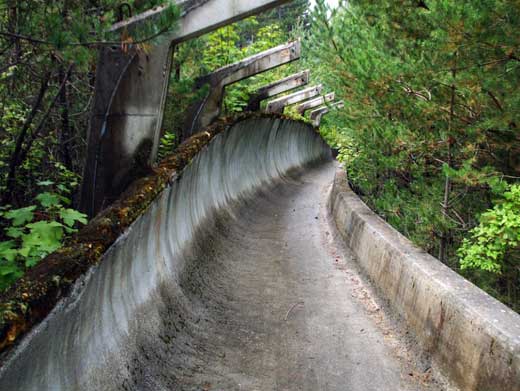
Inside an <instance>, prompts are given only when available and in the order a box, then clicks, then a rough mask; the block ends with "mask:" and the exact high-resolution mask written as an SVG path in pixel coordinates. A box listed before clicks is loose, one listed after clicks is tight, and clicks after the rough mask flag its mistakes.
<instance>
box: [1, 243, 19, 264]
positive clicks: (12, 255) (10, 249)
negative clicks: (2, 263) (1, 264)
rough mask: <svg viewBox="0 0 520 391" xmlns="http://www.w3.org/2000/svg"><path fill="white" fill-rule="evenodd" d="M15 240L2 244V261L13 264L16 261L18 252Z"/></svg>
mask: <svg viewBox="0 0 520 391" xmlns="http://www.w3.org/2000/svg"><path fill="white" fill-rule="evenodd" d="M15 245H16V244H15V242H14V240H7V241H5V242H0V259H5V260H7V261H8V262H13V261H14V260H15V259H16V256H17V254H18V251H17V250H16V249H15V248H14V247H15Z"/></svg>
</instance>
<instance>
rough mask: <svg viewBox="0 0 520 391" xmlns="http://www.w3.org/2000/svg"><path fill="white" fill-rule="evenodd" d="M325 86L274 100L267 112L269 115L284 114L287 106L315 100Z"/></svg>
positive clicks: (268, 105) (313, 87)
mask: <svg viewBox="0 0 520 391" xmlns="http://www.w3.org/2000/svg"><path fill="white" fill-rule="evenodd" d="M322 89H323V86H322V85H321V84H319V85H317V86H312V87H309V88H305V89H303V90H301V91H297V92H294V93H292V94H289V95H285V96H282V97H280V98H277V99H274V100H272V101H270V102H269V103H268V104H267V107H266V109H265V111H266V112H267V113H283V110H284V109H285V107H286V106H289V105H293V104H295V103H299V102H302V101H304V100H307V99H310V98H314V97H315V96H318V95H319V94H321V90H322Z"/></svg>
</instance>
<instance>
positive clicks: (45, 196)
mask: <svg viewBox="0 0 520 391" xmlns="http://www.w3.org/2000/svg"><path fill="white" fill-rule="evenodd" d="M36 199H37V200H38V201H39V202H40V204H41V205H42V206H43V207H44V208H50V207H53V206H58V205H60V196H59V195H58V194H55V193H49V192H44V193H40V194H38V195H37V196H36Z"/></svg>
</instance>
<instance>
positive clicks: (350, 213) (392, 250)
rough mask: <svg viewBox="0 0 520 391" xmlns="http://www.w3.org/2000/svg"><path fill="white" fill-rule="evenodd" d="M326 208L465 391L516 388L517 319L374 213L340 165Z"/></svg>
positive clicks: (519, 359) (519, 382)
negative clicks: (356, 193) (349, 182)
mask: <svg viewBox="0 0 520 391" xmlns="http://www.w3.org/2000/svg"><path fill="white" fill-rule="evenodd" d="M329 209H330V211H331V213H332V216H333V218H334V220H335V222H336V225H337V227H338V229H339V231H340V233H341V235H342V236H343V238H344V240H345V242H346V243H347V245H348V246H349V247H350V248H351V249H352V251H353V253H354V255H355V256H356V257H357V261H358V263H359V264H360V265H361V267H362V268H363V269H364V270H365V272H366V273H367V274H368V276H369V277H370V279H371V280H372V282H373V283H374V285H375V286H376V287H377V288H378V289H379V290H380V292H381V294H382V296H383V297H384V298H385V299H386V300H387V301H388V302H389V303H390V305H391V307H392V308H393V309H394V310H395V311H396V312H397V313H398V314H399V315H400V316H401V317H403V319H404V320H405V322H406V323H407V325H408V326H409V327H410V328H411V330H412V331H413V332H414V334H415V336H416V337H417V340H418V342H420V343H421V345H422V347H423V348H424V349H426V350H427V351H428V352H429V353H430V354H431V355H432V358H433V359H434V362H435V363H436V364H437V365H438V366H439V367H440V369H441V371H442V372H443V373H444V374H445V375H447V377H448V378H450V379H451V380H452V381H453V382H454V383H455V384H456V385H458V386H459V387H460V388H461V389H462V390H479V391H511V390H520V316H519V315H518V314H516V313H515V312H514V311H512V310H511V309H510V308H508V307H506V306H505V305H503V304H501V303H499V302H498V301H497V300H495V299H494V298H492V297H491V296H489V295H488V294H486V293H485V292H483V291H482V290H480V289H479V288H477V287H476V286H475V285H473V284H472V283H470V282H469V281H467V280H466V279H464V278H462V277H461V276H460V275H458V274H457V273H455V272H454V271H452V270H451V269H449V268H448V267H447V266H445V265H444V264H442V263H441V262H440V261H439V260H437V259H436V258H434V257H432V256H430V255H429V254H427V253H426V252H424V251H422V250H420V249H419V248H417V247H415V246H414V245H413V244H412V243H411V242H410V241H409V240H408V239H406V238H405V237H404V236H403V235H401V234H400V233H398V232H397V231H396V230H395V229H393V228H392V227H390V226H389V225H388V224H387V223H386V222H385V221H383V220H382V219H381V218H379V217H378V216H377V215H376V214H375V213H374V212H372V211H371V210H370V209H369V208H368V207H367V206H366V205H365V204H364V203H363V202H362V201H361V200H360V199H359V198H358V197H357V196H356V195H355V194H354V192H353V191H352V190H351V189H350V188H349V186H348V184H347V178H346V173H345V171H344V169H338V171H337V172H336V178H335V180H334V185H333V189H332V193H331V197H330V199H329Z"/></svg>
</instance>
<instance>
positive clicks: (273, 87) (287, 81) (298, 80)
mask: <svg viewBox="0 0 520 391" xmlns="http://www.w3.org/2000/svg"><path fill="white" fill-rule="evenodd" d="M309 74H310V71H309V70H308V69H307V70H305V71H302V72H298V73H295V74H294V75H291V76H287V77H286V78H283V79H281V80H278V81H275V82H273V83H270V84H267V85H265V86H263V87H260V88H259V89H258V90H257V91H256V92H255V93H254V94H253V95H251V96H250V97H249V102H248V104H247V107H246V111H258V110H260V102H262V101H263V100H264V99H267V98H271V97H273V96H275V95H278V94H281V93H283V92H287V91H290V90H292V89H295V88H298V87H301V86H304V85H307V83H308V82H309Z"/></svg>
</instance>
